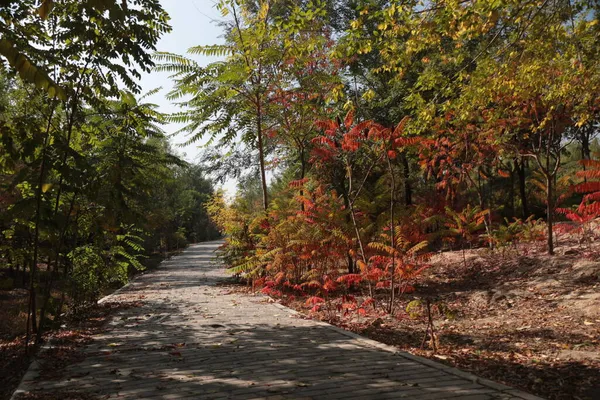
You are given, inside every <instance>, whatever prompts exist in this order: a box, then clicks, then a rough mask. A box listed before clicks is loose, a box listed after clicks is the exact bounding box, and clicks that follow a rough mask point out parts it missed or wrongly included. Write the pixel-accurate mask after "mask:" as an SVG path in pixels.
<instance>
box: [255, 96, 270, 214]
mask: <svg viewBox="0 0 600 400" xmlns="http://www.w3.org/2000/svg"><path fill="white" fill-rule="evenodd" d="M256 101H257V103H256V104H257V107H256V136H257V141H258V157H259V161H260V180H261V185H262V195H263V208H264V210H265V212H266V211H267V210H268V208H269V197H268V193H267V176H266V173H265V149H264V147H263V146H264V145H263V132H262V103H261V101H260V97H259V95H257V96H256Z"/></svg>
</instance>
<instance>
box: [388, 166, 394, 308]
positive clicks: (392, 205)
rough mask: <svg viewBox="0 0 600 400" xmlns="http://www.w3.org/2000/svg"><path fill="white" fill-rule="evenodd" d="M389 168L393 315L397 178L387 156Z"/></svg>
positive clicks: (392, 302) (391, 301) (391, 305)
mask: <svg viewBox="0 0 600 400" xmlns="http://www.w3.org/2000/svg"><path fill="white" fill-rule="evenodd" d="M387 162H388V169H389V171H390V238H391V245H392V246H391V247H392V254H391V255H392V263H391V266H390V270H391V279H390V289H391V293H390V307H389V309H388V312H389V314H390V315H391V314H392V313H393V312H394V300H396V298H395V297H396V289H395V287H394V286H396V253H395V251H396V232H395V231H396V221H394V219H395V215H394V206H395V204H396V178H395V177H394V170H393V168H392V161H391V160H390V158H389V157H387Z"/></svg>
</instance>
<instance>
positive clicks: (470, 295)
mask: <svg viewBox="0 0 600 400" xmlns="http://www.w3.org/2000/svg"><path fill="white" fill-rule="evenodd" d="M536 247H537V246H529V248H527V249H525V248H521V249H519V250H518V251H517V250H515V249H511V250H510V251H504V252H502V251H499V250H497V251H493V252H492V251H490V250H489V249H479V250H474V251H468V252H467V253H466V254H465V256H466V264H465V263H464V260H463V255H462V252H448V253H442V254H438V255H436V256H435V257H433V259H432V261H431V265H432V266H431V268H430V269H429V270H428V272H427V274H426V275H425V276H423V277H421V278H420V279H419V280H418V281H417V282H415V283H416V291H415V292H414V293H413V294H411V295H404V296H402V298H401V299H400V300H399V302H398V304H397V305H396V311H395V313H394V315H393V316H390V315H388V314H387V313H385V312H384V311H383V310H382V307H378V308H377V309H373V308H367V310H368V311H367V314H366V315H359V314H358V313H356V312H354V313H346V315H344V314H343V313H342V312H340V311H338V309H339V308H341V307H339V305H340V303H341V299H335V300H332V304H330V305H329V306H326V307H323V309H322V310H321V311H319V312H316V313H315V312H311V311H310V307H309V306H307V305H306V304H305V301H304V300H302V299H294V300H290V299H289V298H284V299H281V301H282V302H283V303H285V304H287V305H288V306H290V307H293V308H295V309H297V310H299V311H301V312H303V313H305V314H306V315H307V317H311V318H319V319H322V320H326V321H328V322H331V323H333V324H335V325H338V326H340V327H342V328H345V329H349V330H352V331H355V332H357V333H360V334H362V335H365V336H368V337H370V338H372V339H375V340H378V341H380V342H383V343H386V344H391V345H395V346H397V347H399V348H401V349H404V350H406V351H409V352H411V353H414V354H418V355H422V356H425V357H428V358H431V359H434V360H436V361H440V362H443V363H446V364H450V365H453V366H456V367H459V368H461V369H464V370H468V371H471V372H473V373H475V374H477V375H479V376H482V377H485V378H488V379H492V380H495V381H497V382H501V383H505V384H507V385H510V386H514V387H518V388H520V389H523V390H525V391H527V392H530V393H533V394H536V395H539V396H542V397H545V398H548V399H600V256H599V254H600V243H597V244H594V245H593V246H587V245H586V246H579V245H578V244H571V245H569V246H562V247H558V248H557V249H556V255H555V256H548V255H546V254H544V251H543V250H542V248H541V246H539V247H537V248H536ZM428 299H429V301H430V305H431V306H430V308H431V314H432V319H433V325H434V331H435V337H436V341H435V344H436V347H437V351H435V352H434V351H433V349H432V347H433V343H432V342H431V335H427V337H426V340H425V343H423V342H424V336H425V331H426V328H427V325H428V313H427V311H426V309H427V308H426V304H427V300H428ZM359 303H360V300H359Z"/></svg>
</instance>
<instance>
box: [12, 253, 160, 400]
mask: <svg viewBox="0 0 600 400" xmlns="http://www.w3.org/2000/svg"><path fill="white" fill-rule="evenodd" d="M167 260H168V258H166V259H164V260H162V261H161V262H160V264H162V263H163V262H164V261H167ZM160 264H159V266H158V267H157V269H158V268H160ZM144 275H145V274H144V273H141V274H139V275H136V276H135V277H134V278H133V279H132V280H130V281H129V282H127V283H126V284H125V285H123V286H121V287H120V288H118V289H117V290H115V291H114V292H112V293H110V294H108V295H106V296H104V297H103V298H101V299H100V300H98V301H97V304H104V303H106V302H107V301H108V300H110V299H111V298H113V297H116V296H118V295H119V294H121V293H122V292H124V291H126V290H127V289H128V288H129V287H130V286H131V285H132V284H133V283H134V282H135V281H136V280H137V279H138V278H140V277H141V276H144ZM51 348H52V340H51V339H50V340H48V342H47V343H45V344H44V345H43V346H41V347H40V348H39V349H38V350H37V351H36V353H35V354H34V355H33V357H32V360H31V363H30V364H29V367H27V371H26V372H25V374H24V375H23V377H22V378H21V381H20V382H19V385H18V386H17V388H16V389H15V391H14V392H13V394H12V395H11V396H10V399H9V400H18V399H19V396H20V395H22V394H27V393H30V392H32V391H33V385H31V383H32V382H35V381H36V380H37V378H38V377H39V375H40V362H39V357H38V355H39V354H40V353H41V352H42V351H45V350H50V349H51Z"/></svg>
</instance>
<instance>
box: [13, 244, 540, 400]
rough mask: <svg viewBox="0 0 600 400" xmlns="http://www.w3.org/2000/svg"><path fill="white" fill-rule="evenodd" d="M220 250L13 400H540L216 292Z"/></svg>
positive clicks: (195, 250) (201, 256) (149, 294)
mask: <svg viewBox="0 0 600 400" xmlns="http://www.w3.org/2000/svg"><path fill="white" fill-rule="evenodd" d="M219 245H220V243H219V242H208V243H201V244H197V245H193V246H190V247H189V248H188V249H187V250H186V251H185V252H184V253H183V254H182V255H180V256H178V257H174V258H172V259H170V260H168V261H165V262H163V263H162V265H161V268H160V269H158V270H156V271H154V272H151V273H148V274H145V275H142V276H140V277H138V278H137V279H136V280H134V281H133V282H131V283H130V284H128V285H126V286H125V287H124V288H122V289H120V290H118V291H117V292H115V293H114V294H113V295H111V296H109V297H108V298H105V299H103V300H102V302H103V303H106V302H128V301H138V302H139V301H141V302H142V305H141V306H139V307H131V308H127V309H123V310H120V311H118V312H117V313H115V314H114V315H113V317H112V319H111V320H110V321H109V324H108V325H107V331H106V332H104V333H102V334H99V335H96V336H95V337H94V341H93V342H92V343H90V344H89V345H87V347H85V348H84V350H83V352H84V355H85V356H86V358H85V359H84V360H83V361H82V362H80V363H78V364H73V365H70V366H68V367H67V369H66V370H65V373H64V376H63V379H62V380H59V381H44V380H43V379H39V378H36V376H37V374H36V372H35V370H36V368H35V367H36V365H34V366H33V367H32V368H31V371H30V373H28V374H27V376H26V379H24V380H23V382H22V384H21V385H20V387H19V389H18V391H17V394H16V395H15V396H14V398H15V399H16V398H18V396H19V395H23V394H26V393H33V392H35V393H36V394H40V393H48V392H50V391H52V390H54V389H59V390H63V391H72V392H77V391H81V390H85V391H87V392H90V393H98V394H101V395H102V396H103V398H108V399H116V398H118V399H145V398H148V399H184V398H190V399H191V398H194V399H202V400H205V399H206V400H215V399H259V398H260V399H270V400H285V399H305V400H311V399H328V400H329V399H331V400H335V399H354V400H358V399H415V400H434V399H461V400H469V399H471V400H477V399H492V398H493V399H506V400H509V399H522V400H539V398H537V397H535V396H531V395H529V394H527V393H523V392H520V391H517V390H514V389H511V388H509V387H506V386H504V385H500V384H497V383H495V382H491V381H488V380H485V379H481V378H478V377H476V376H474V375H472V374H469V373H466V372H464V371H460V370H457V369H455V368H451V367H448V366H445V365H442V364H438V363H436V362H434V361H431V360H426V359H423V358H421V357H418V356H414V355H411V354H406V353H403V352H401V351H398V350H397V349H395V348H393V347H391V346H387V345H385V344H382V343H378V342H375V341H373V340H370V339H366V338H363V337H361V336H359V335H357V334H355V333H352V332H347V331H344V330H342V329H340V328H337V327H333V326H331V325H328V324H326V323H323V322H320V321H312V320H307V319H303V318H298V314H297V313H296V312H295V311H292V310H289V309H287V308H285V307H283V306H281V305H280V304H277V303H270V302H267V301H266V298H264V297H262V296H260V295H258V296H252V295H244V294H239V293H234V292H231V291H230V290H229V289H227V288H226V287H222V286H218V285H217V283H218V282H219V281H220V280H222V279H223V278H225V277H226V275H225V273H224V270H223V268H221V267H220V266H219V264H218V263H217V262H216V261H215V260H214V259H213V258H214V251H215V249H216V248H217V247H218V246H219Z"/></svg>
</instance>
